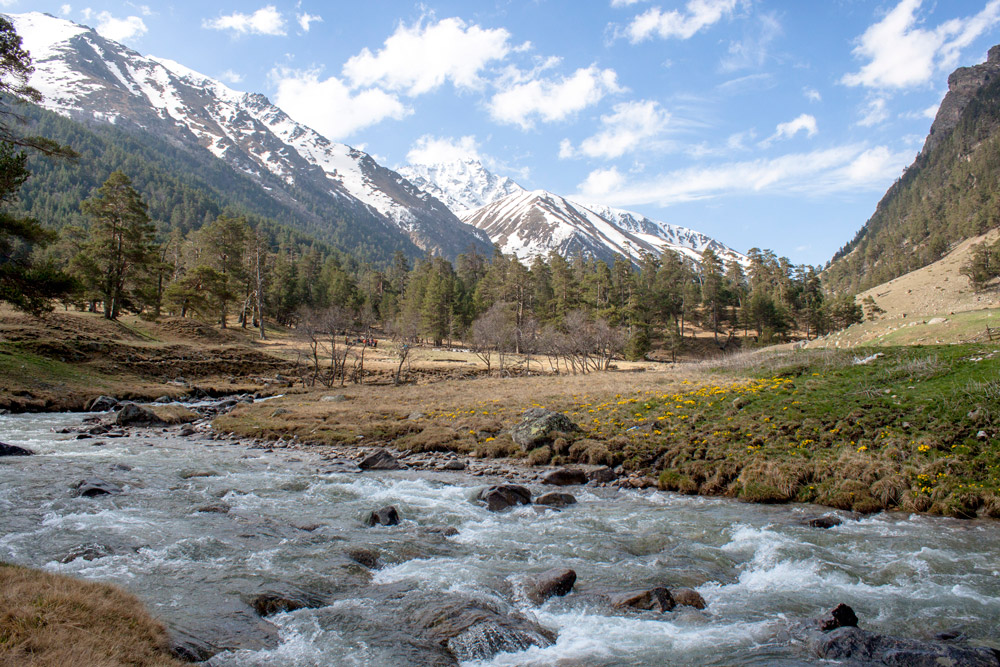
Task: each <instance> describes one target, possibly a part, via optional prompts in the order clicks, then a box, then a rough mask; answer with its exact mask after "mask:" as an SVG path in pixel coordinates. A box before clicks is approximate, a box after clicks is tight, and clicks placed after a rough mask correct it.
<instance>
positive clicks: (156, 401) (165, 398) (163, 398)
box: [153, 394, 174, 403]
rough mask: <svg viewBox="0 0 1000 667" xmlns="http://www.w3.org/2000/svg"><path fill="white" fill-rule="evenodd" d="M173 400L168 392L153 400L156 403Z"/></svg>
mask: <svg viewBox="0 0 1000 667" xmlns="http://www.w3.org/2000/svg"><path fill="white" fill-rule="evenodd" d="M173 400H174V399H172V398H170V397H169V396H167V395H166V394H164V395H163V396H160V397H159V398H157V399H156V400H155V401H153V402H154V403H170V402H172V401H173Z"/></svg>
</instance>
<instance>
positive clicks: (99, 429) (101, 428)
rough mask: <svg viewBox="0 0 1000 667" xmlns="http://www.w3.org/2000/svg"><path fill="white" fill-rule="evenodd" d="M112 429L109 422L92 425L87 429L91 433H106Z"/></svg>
mask: <svg viewBox="0 0 1000 667" xmlns="http://www.w3.org/2000/svg"><path fill="white" fill-rule="evenodd" d="M110 430H111V427H110V426H108V425H107V424H98V425H96V426H91V427H90V428H88V429H87V433H89V434H90V435H104V434H105V433H107V432H108V431H110Z"/></svg>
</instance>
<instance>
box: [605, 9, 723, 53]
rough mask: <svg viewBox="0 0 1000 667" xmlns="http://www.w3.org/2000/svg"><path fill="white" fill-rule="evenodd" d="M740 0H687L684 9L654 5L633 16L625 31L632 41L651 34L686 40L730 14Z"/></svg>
mask: <svg viewBox="0 0 1000 667" xmlns="http://www.w3.org/2000/svg"><path fill="white" fill-rule="evenodd" d="M739 2H740V0H688V3H687V5H686V6H685V8H684V11H683V12H680V11H677V10H676V9H672V10H670V11H668V12H664V11H663V10H661V9H660V8H659V7H653V8H652V9H649V10H647V11H645V12H643V13H642V14H639V15H638V16H636V17H635V18H634V19H632V22H631V23H630V24H629V25H628V27H627V28H626V29H625V32H624V34H625V36H627V37H628V39H629V41H631V42H632V43H633V44H635V43H638V42H642V41H644V40H647V39H649V38H650V37H652V36H654V35H656V36H658V37H661V38H663V39H669V38H671V37H677V38H679V39H689V38H691V37H693V36H694V35H695V33H697V32H698V31H700V30H701V29H703V28H707V27H708V26H710V25H712V24H714V23H717V22H719V21H720V20H721V19H722V18H723V17H724V16H726V15H729V14H732V13H733V11H734V10H735V9H736V6H737V5H738V4H739Z"/></svg>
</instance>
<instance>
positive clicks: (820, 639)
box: [810, 627, 1000, 667]
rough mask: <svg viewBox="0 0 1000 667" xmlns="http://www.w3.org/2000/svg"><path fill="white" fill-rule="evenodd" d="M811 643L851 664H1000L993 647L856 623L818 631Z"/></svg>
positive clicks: (923, 666)
mask: <svg viewBox="0 0 1000 667" xmlns="http://www.w3.org/2000/svg"><path fill="white" fill-rule="evenodd" d="M810 645H811V646H812V649H813V651H815V653H816V655H817V656H819V657H820V658H822V659H823V660H838V661H841V660H842V661H845V662H847V663H849V664H863V665H905V666H906V667H939V666H940V665H956V666H957V665H962V667H997V666H998V665H1000V659H998V658H997V654H996V652H994V651H993V650H992V649H988V648H978V647H975V648H974V647H968V646H956V645H954V644H949V643H945V642H935V641H923V640H919V639H904V638H900V637H890V636H889V635H880V634H876V633H874V632H868V631H867V630H862V629H861V628H855V627H840V628H837V629H835V630H831V631H829V632H824V633H818V634H817V635H816V636H814V637H813V638H812V641H811V642H810Z"/></svg>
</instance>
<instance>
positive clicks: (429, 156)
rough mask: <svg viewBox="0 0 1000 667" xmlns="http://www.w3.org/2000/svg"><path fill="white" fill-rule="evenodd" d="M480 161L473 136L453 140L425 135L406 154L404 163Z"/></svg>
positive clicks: (451, 138) (477, 147)
mask: <svg viewBox="0 0 1000 667" xmlns="http://www.w3.org/2000/svg"><path fill="white" fill-rule="evenodd" d="M480 159H481V158H480V156H479V146H478V145H477V144H476V138H475V137H473V136H465V137H460V138H459V139H455V138H453V137H433V136H431V135H429V134H425V135H424V136H422V137H420V138H419V139H417V141H416V143H414V144H413V147H412V148H411V149H410V151H409V152H408V153H407V154H406V161H407V162H408V163H410V164H442V163H444V164H448V163H452V162H461V161H464V160H480Z"/></svg>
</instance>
